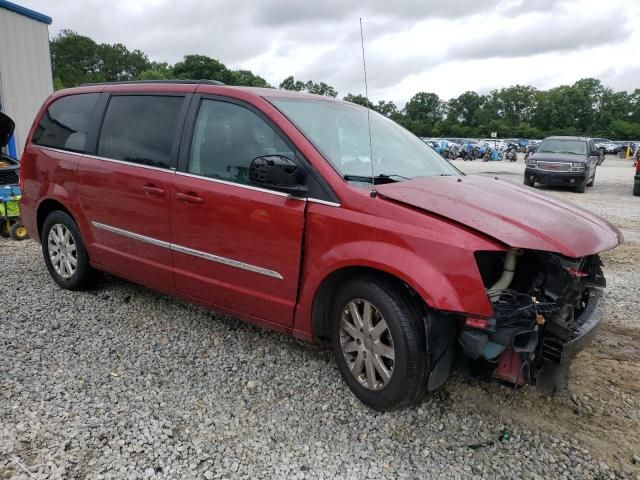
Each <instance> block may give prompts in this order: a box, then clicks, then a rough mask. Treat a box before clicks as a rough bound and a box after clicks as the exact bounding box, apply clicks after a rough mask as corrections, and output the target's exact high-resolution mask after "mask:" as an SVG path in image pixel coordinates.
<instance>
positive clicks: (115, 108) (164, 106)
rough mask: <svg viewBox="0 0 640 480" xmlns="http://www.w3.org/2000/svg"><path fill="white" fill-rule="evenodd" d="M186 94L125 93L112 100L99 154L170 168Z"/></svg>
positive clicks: (103, 126)
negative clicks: (180, 95) (177, 95)
mask: <svg viewBox="0 0 640 480" xmlns="http://www.w3.org/2000/svg"><path fill="white" fill-rule="evenodd" d="M183 103H184V97H169V96H166V97H165V96H160V95H121V96H114V97H112V98H111V100H110V101H109V106H108V107H107V113H106V115H105V118H104V123H103V125H102V131H101V133H100V142H99V144H98V155H99V156H101V157H106V158H113V159H114V160H123V161H125V162H131V163H139V164H142V165H150V166H153V167H160V168H170V167H171V158H172V150H173V145H174V142H175V140H176V135H177V134H178V128H177V127H178V121H179V119H180V111H181V109H182V105H183Z"/></svg>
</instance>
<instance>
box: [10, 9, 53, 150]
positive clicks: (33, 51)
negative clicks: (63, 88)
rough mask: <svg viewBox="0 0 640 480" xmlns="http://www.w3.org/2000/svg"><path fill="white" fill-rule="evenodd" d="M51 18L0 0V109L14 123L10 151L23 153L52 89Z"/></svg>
mask: <svg viewBox="0 0 640 480" xmlns="http://www.w3.org/2000/svg"><path fill="white" fill-rule="evenodd" d="M49 25H51V17H48V16H46V15H43V14H41V13H38V12H35V11H33V10H29V9H28V8H24V7H22V6H20V5H16V4H15V3H11V2H7V1H5V0H0V110H2V111H3V112H4V113H6V114H7V115H9V116H10V117H11V118H13V120H14V121H15V122H16V129H15V133H14V136H13V139H12V140H11V141H10V142H9V145H8V149H9V152H8V153H9V154H10V155H12V156H19V155H20V154H21V153H22V149H23V147H24V143H25V141H26V139H27V135H28V133H29V129H30V128H31V123H32V122H33V118H34V117H35V116H36V113H38V110H39V108H40V106H41V105H42V102H43V101H44V99H45V98H47V96H48V95H49V94H50V93H51V92H52V91H53V79H52V75H51V57H50V56H49Z"/></svg>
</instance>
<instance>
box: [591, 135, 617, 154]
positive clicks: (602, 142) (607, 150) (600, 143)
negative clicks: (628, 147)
mask: <svg viewBox="0 0 640 480" xmlns="http://www.w3.org/2000/svg"><path fill="white" fill-rule="evenodd" d="M593 143H595V146H596V148H597V149H599V150H602V151H603V153H604V154H612V155H617V154H618V152H619V151H620V150H621V147H620V146H619V145H618V144H616V143H614V142H612V141H611V140H609V139H607V138H594V139H593Z"/></svg>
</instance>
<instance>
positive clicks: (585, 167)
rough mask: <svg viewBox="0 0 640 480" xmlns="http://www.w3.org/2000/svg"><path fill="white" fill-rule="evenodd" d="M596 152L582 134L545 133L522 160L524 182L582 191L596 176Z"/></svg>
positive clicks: (532, 184)
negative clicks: (523, 163)
mask: <svg viewBox="0 0 640 480" xmlns="http://www.w3.org/2000/svg"><path fill="white" fill-rule="evenodd" d="M598 160H599V152H598V150H597V148H596V146H595V144H594V143H593V140H592V139H590V138H585V137H548V138H545V139H544V140H543V141H542V143H541V144H540V146H539V147H538V149H537V150H536V152H535V153H534V154H532V155H531V156H530V157H529V158H527V160H526V168H525V171H524V184H525V185H528V186H530V187H533V186H534V185H535V183H536V182H538V183H542V184H544V185H562V186H567V187H573V188H574V189H575V190H576V192H578V193H584V192H585V190H586V187H592V186H593V183H594V182H595V179H596V166H597V165H598Z"/></svg>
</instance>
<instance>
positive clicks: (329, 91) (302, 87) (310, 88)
mask: <svg viewBox="0 0 640 480" xmlns="http://www.w3.org/2000/svg"><path fill="white" fill-rule="evenodd" d="M278 88H280V89H281V90H292V91H294V92H308V93H313V94H316V95H324V96H325V97H334V98H335V97H337V96H338V91H337V90H336V89H335V88H333V87H332V86H331V85H328V84H326V83H324V82H320V83H316V82H314V81H312V80H309V81H307V82H302V81H300V80H296V79H295V78H293V76H289V77H287V78H285V79H284V80H283V81H282V82H280V86H279V87H278Z"/></svg>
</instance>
